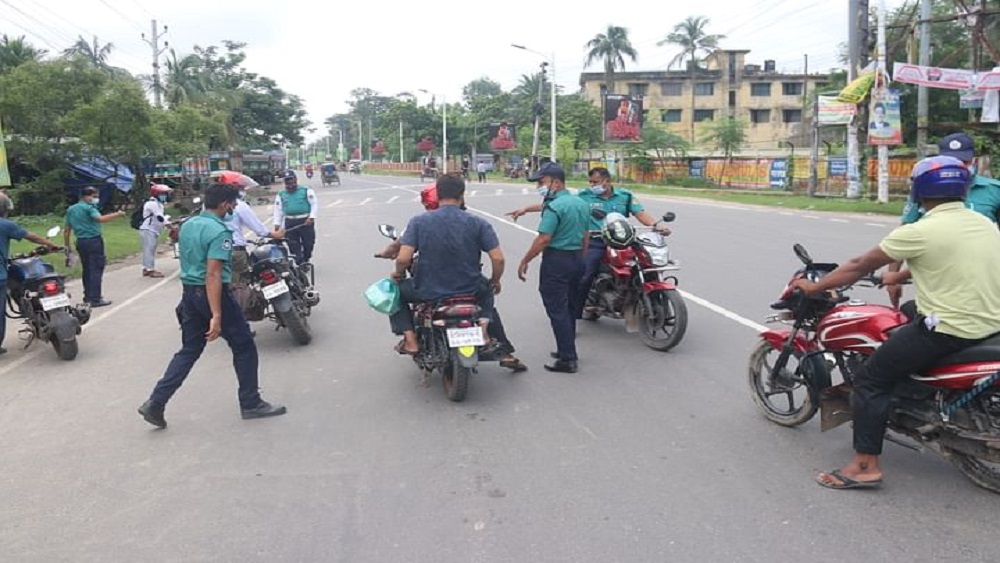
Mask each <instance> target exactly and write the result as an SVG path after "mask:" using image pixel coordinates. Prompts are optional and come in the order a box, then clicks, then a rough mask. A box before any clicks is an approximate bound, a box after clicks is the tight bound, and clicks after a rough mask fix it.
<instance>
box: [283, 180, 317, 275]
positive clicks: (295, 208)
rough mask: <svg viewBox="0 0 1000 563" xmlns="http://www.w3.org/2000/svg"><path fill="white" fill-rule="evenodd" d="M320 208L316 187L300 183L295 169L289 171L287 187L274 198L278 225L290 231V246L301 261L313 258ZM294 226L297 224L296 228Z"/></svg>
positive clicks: (288, 238) (288, 235)
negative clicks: (317, 215)
mask: <svg viewBox="0 0 1000 563" xmlns="http://www.w3.org/2000/svg"><path fill="white" fill-rule="evenodd" d="M318 210H319V202H318V201H316V193H315V192H313V190H312V188H309V187H307V186H300V185H299V180H298V178H297V177H296V176H295V172H293V171H291V170H289V171H288V172H286V173H285V189H284V190H283V191H281V192H280V193H278V197H276V198H274V226H275V227H281V228H283V229H285V230H286V231H289V232H288V233H287V235H286V236H285V238H286V239H287V240H288V248H289V250H291V251H292V254H294V255H295V257H296V258H297V259H298V260H299V262H310V261H311V260H312V253H313V247H314V246H315V245H316V213H317V211H318ZM300 225H301V226H300ZM293 227H297V228H296V229H295V230H294V231H293V230H292V228H293Z"/></svg>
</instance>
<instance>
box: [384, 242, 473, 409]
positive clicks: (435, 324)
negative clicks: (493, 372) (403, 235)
mask: <svg viewBox="0 0 1000 563" xmlns="http://www.w3.org/2000/svg"><path fill="white" fill-rule="evenodd" d="M378 230H379V232H380V233H382V235H383V236H385V237H387V238H391V239H393V240H395V239H396V238H397V237H398V233H397V232H396V228H395V227H393V226H392V225H379V226H378ZM479 316H480V308H479V305H478V303H477V302H476V297H475V295H457V296H454V297H449V298H446V299H442V300H439V301H434V302H427V303H417V304H415V305H414V307H413V326H414V329H415V330H416V333H417V341H418V342H419V344H420V351H419V352H417V354H416V355H414V356H413V361H414V362H415V363H416V364H417V367H419V368H420V369H421V370H423V372H424V377H425V378H426V377H427V376H429V375H430V374H431V373H433V372H435V371H437V372H440V373H441V380H442V382H443V383H444V392H445V394H446V395H447V396H448V398H449V399H451V400H452V401H455V402H460V401H463V400H465V395H466V393H467V392H468V390H469V378H470V377H471V376H472V374H473V373H475V371H476V368H477V367H478V366H479V359H480V358H479V353H480V351H481V350H482V348H483V346H485V345H486V339H485V337H484V335H483V329H482V328H481V327H480V326H479Z"/></svg>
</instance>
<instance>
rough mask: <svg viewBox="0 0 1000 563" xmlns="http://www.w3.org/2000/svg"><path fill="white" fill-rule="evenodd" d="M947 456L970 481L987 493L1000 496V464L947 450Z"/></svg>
mask: <svg viewBox="0 0 1000 563" xmlns="http://www.w3.org/2000/svg"><path fill="white" fill-rule="evenodd" d="M946 455H947V458H948V461H950V462H951V463H952V465H954V466H955V467H956V468H957V469H958V470H959V471H961V472H962V475H965V476H966V477H968V478H969V480H970V481H972V482H973V483H975V484H976V485H978V486H980V487H982V488H984V489H986V490H987V491H990V492H993V493H998V494H1000V463H995V462H988V461H983V460H981V459H979V458H978V457H975V456H971V455H968V454H964V453H960V452H957V451H955V450H952V449H947V450H946Z"/></svg>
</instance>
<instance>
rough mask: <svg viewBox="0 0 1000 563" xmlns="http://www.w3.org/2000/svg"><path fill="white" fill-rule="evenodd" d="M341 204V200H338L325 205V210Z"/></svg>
mask: <svg viewBox="0 0 1000 563" xmlns="http://www.w3.org/2000/svg"><path fill="white" fill-rule="evenodd" d="M341 203H344V200H342V199H338V200H336V201H334V202H333V203H328V204H326V208H327V209H329V208H331V207H334V206H337V205H340V204H341Z"/></svg>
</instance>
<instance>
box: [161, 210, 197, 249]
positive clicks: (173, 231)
mask: <svg viewBox="0 0 1000 563" xmlns="http://www.w3.org/2000/svg"><path fill="white" fill-rule="evenodd" d="M191 203H192V204H194V205H198V204H199V203H201V198H200V197H196V198H194V199H193V200H191ZM191 217H193V215H182V216H181V217H178V218H177V219H172V218H171V217H170V215H167V216H165V217H164V219H165V225H164V226H165V227H166V228H167V241H168V242H169V244H170V250H171V252H173V254H174V258H175V259H179V258H180V257H181V254H180V240H181V227H182V226H183V225H184V222H185V221H187V220H188V219H190V218H191Z"/></svg>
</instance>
